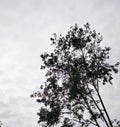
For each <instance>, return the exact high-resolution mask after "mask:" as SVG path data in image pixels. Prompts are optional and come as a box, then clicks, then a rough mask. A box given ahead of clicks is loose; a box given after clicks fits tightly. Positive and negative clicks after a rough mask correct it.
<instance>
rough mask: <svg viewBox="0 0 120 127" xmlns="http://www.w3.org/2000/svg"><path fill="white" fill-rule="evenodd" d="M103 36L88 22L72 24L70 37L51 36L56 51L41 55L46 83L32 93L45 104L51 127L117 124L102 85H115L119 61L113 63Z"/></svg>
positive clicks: (43, 119) (44, 118)
mask: <svg viewBox="0 0 120 127" xmlns="http://www.w3.org/2000/svg"><path fill="white" fill-rule="evenodd" d="M102 40H103V37H102V36H101V34H100V33H97V32H96V31H95V30H91V28H90V25H89V24H88V23H86V24H85V25H84V27H83V28H79V27H78V26H77V24H76V25H75V26H73V27H70V30H69V31H68V33H67V34H66V36H62V35H60V36H59V37H57V35H56V34H54V37H53V38H51V41H52V45H54V51H53V52H52V53H44V54H41V58H42V61H43V65H42V66H41V69H45V70H46V71H47V72H46V75H45V76H46V82H45V84H44V85H41V86H40V90H39V91H38V92H35V93H34V94H32V95H31V97H37V102H38V103H40V104H41V108H40V111H39V112H38V116H39V121H38V123H40V124H41V125H42V124H44V126H47V127H51V126H52V125H54V126H57V125H59V126H60V127H73V126H79V127H88V126H89V125H92V126H97V127H100V123H101V122H103V124H104V125H106V127H113V123H112V120H111V119H110V117H109V115H108V112H107V110H106V108H105V105H104V103H103V100H102V98H101V95H100V90H99V87H101V86H102V85H109V84H112V79H113V76H112V74H113V73H117V72H118V68H117V67H118V65H119V62H117V63H116V64H110V63H109V61H108V59H109V51H110V47H103V46H101V42H102Z"/></svg>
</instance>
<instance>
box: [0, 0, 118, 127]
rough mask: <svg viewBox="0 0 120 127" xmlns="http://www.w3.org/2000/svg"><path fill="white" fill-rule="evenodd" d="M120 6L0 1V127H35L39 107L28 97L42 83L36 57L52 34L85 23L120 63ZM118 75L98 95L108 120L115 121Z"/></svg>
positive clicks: (67, 0)
mask: <svg viewBox="0 0 120 127" xmlns="http://www.w3.org/2000/svg"><path fill="white" fill-rule="evenodd" d="M119 13H120V0H0V120H2V122H3V123H4V127H39V125H38V124H37V120H38V117H37V115H36V113H37V111H38V109H39V105H38V104H37V103H36V101H35V100H34V99H31V98H30V94H31V93H33V92H34V91H36V90H38V89H39V86H40V84H41V83H43V82H44V74H43V72H42V71H40V69H39V68H40V64H41V60H40V57H39V56H40V54H41V53H42V52H45V51H50V50H51V46H50V43H51V42H50V40H49V38H50V37H51V36H52V35H53V33H54V32H56V33H57V34H60V33H62V34H65V33H66V32H67V31H68V30H69V27H70V26H72V25H74V24H75V23H77V24H78V25H79V26H83V25H84V24H85V23H86V22H89V23H90V25H91V28H92V29H95V30H96V31H97V32H100V33H101V34H102V35H103V37H104V41H103V45H106V46H111V48H112V50H111V62H116V61H120V58H119V56H120V14H119ZM119 77H120V74H118V75H115V78H114V85H113V86H110V87H104V88H103V89H102V91H101V92H102V97H103V98H104V101H105V103H106V106H107V108H108V111H109V113H110V116H111V117H112V118H120V110H119V107H120V101H119V100H120V86H119V85H120V84H119V82H120V79H119Z"/></svg>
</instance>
